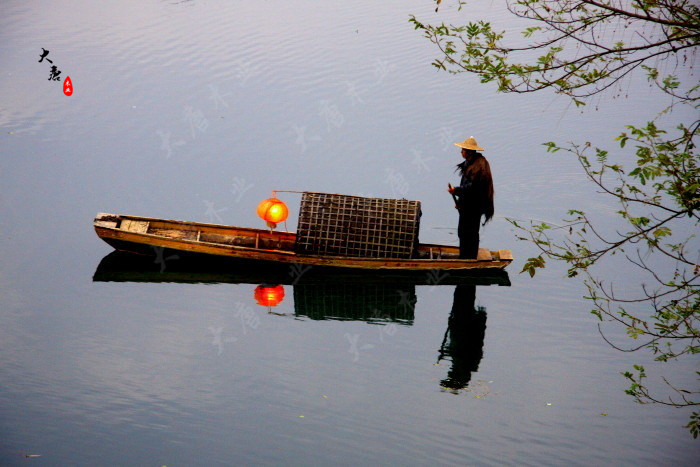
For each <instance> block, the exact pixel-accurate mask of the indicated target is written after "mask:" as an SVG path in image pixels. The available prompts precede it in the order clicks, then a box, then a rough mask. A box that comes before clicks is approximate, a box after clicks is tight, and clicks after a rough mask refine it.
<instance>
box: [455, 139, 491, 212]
mask: <svg viewBox="0 0 700 467" xmlns="http://www.w3.org/2000/svg"><path fill="white" fill-rule="evenodd" d="M457 167H458V168H459V171H460V173H461V174H462V179H461V181H460V184H459V186H457V187H455V191H454V194H455V195H456V196H457V208H458V209H459V212H460V215H461V214H466V213H469V214H474V215H476V214H483V215H484V217H485V219H484V223H486V222H488V221H489V220H490V219H491V218H492V217H493V180H492V178H491V167H490V166H489V162H488V161H487V160H486V158H485V157H484V156H483V155H482V154H481V153H479V152H477V153H476V156H474V158H472V160H471V161H469V162H467V161H466V160H465V161H464V162H462V163H461V164H459V165H458V166H457Z"/></svg>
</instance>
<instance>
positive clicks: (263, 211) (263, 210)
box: [258, 198, 289, 229]
mask: <svg viewBox="0 0 700 467" xmlns="http://www.w3.org/2000/svg"><path fill="white" fill-rule="evenodd" d="M288 215H289V209H287V205H286V204H284V203H283V202H282V201H280V200H279V199H277V198H268V199H266V200H264V201H262V202H261V203H260V204H258V216H260V218H261V219H262V220H264V221H265V222H267V225H268V227H270V228H271V229H274V228H275V227H277V223H278V222H283V221H285V220H287V216H288Z"/></svg>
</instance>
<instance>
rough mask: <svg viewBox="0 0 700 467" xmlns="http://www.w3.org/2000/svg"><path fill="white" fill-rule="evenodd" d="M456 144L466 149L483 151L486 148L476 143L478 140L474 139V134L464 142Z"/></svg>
mask: <svg viewBox="0 0 700 467" xmlns="http://www.w3.org/2000/svg"><path fill="white" fill-rule="evenodd" d="M455 146H459V147H460V148H464V149H471V150H474V151H483V150H484V148H482V147H481V146H479V145H478V144H477V143H476V140H475V139H474V137H473V136H470V137H469V138H467V139H465V140H464V141H463V142H462V143H455Z"/></svg>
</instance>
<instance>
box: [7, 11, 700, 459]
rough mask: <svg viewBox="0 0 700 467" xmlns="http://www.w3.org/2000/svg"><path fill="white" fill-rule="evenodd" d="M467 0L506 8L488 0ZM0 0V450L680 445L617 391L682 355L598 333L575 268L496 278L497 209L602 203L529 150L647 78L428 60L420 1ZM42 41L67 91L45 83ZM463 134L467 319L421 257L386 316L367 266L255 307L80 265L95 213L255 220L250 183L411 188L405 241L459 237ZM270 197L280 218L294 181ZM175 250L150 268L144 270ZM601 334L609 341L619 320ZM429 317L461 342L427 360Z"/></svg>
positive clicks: (586, 124)
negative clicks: (470, 182) (480, 207)
mask: <svg viewBox="0 0 700 467" xmlns="http://www.w3.org/2000/svg"><path fill="white" fill-rule="evenodd" d="M475 8H476V9H475V10H474V14H475V15H476V14H481V15H486V16H487V17H492V18H493V20H494V21H500V22H503V23H504V24H505V25H506V26H507V27H511V25H510V22H509V21H510V20H509V19H508V16H507V15H505V14H504V13H503V12H501V11H498V10H497V9H496V8H495V7H494V6H491V5H490V4H489V5H485V6H479V7H475ZM1 9H2V11H3V14H2V15H0V42H1V43H2V44H3V46H2V49H0V63H2V65H3V66H2V75H3V79H2V80H0V96H1V97H0V122H1V126H2V132H0V155H1V156H0V186H1V187H2V190H1V191H0V305H1V306H0V464H2V465H19V464H24V463H26V462H32V463H36V464H42V465H217V464H220V465H232V464H239V465H240V464H243V465H251V464H252V465H260V464H272V465H274V464H285V465H286V464H291V465H308V464H312V463H314V464H321V465H328V464H333V465H335V464H342V465H358V464H392V465H396V464H407V465H421V464H423V465H424V464H487V465H488V464H503V463H505V464H525V465H543V464H544V465H555V464H556V465H561V464H567V465H568V464H574V465H601V464H615V465H658V464H664V465H670V464H676V465H679V464H685V465H688V464H691V463H692V462H693V460H696V459H697V452H698V451H697V443H696V442H694V441H693V440H692V438H691V437H690V436H689V435H688V433H687V430H686V429H685V428H683V425H685V423H687V417H688V412H687V411H682V410H675V409H669V408H664V407H659V406H643V405H639V404H635V403H634V401H633V400H632V398H631V397H629V396H627V395H625V394H624V392H623V391H624V389H625V388H626V387H627V384H626V383H625V380H624V378H622V376H620V374H619V373H620V372H621V371H625V370H628V369H630V368H631V367H632V365H633V364H635V363H643V364H645V366H647V368H648V369H649V370H650V371H649V373H651V374H653V376H655V377H657V379H656V381H658V376H663V375H666V376H671V375H675V377H676V378H679V379H680V381H679V380H678V379H675V380H674V381H679V383H680V384H683V383H686V384H688V385H692V383H693V381H692V379H691V380H689V381H686V380H685V379H687V378H688V375H689V374H690V373H691V371H692V370H693V369H694V366H696V365H693V363H694V362H692V361H685V362H679V363H668V364H663V365H653V364H652V363H651V362H650V357H649V355H647V354H644V353H643V352H641V353H640V352H637V353H633V354H627V353H621V352H619V351H617V350H615V349H613V348H611V347H610V346H609V345H608V344H606V343H605V341H604V340H603V339H602V338H601V336H600V335H599V332H598V328H597V322H596V321H595V319H594V318H593V317H592V316H591V315H590V314H589V313H588V311H589V308H590V305H589V304H587V303H586V301H585V300H583V299H582V298H581V297H582V295H584V292H585V291H584V289H583V287H582V285H581V284H580V283H579V282H576V281H572V280H567V279H565V278H564V271H562V270H561V269H560V268H558V267H557V266H555V265H552V266H550V268H548V269H547V270H545V271H543V272H540V273H538V274H537V276H536V277H535V278H534V279H530V278H529V277H527V276H526V275H521V274H518V272H519V271H520V269H521V268H522V264H523V262H524V260H525V259H526V258H527V257H528V256H532V255H534V254H535V251H534V250H533V249H532V247H531V246H529V245H527V244H525V243H521V242H517V241H516V240H515V237H514V233H513V232H512V230H511V228H510V226H509V225H508V224H507V222H506V221H505V220H504V217H507V216H510V217H515V218H522V219H545V220H550V221H554V222H556V219H558V218H560V213H562V212H564V211H566V210H567V209H569V208H572V207H577V206H580V205H581V203H584V204H585V208H586V209H589V210H591V211H593V212H595V213H596V215H599V216H600V217H601V218H602V219H603V220H605V219H606V216H608V217H609V216H610V213H612V212H614V206H612V205H609V204H608V203H607V201H606V200H605V198H603V197H600V196H598V195H596V194H595V192H594V190H593V189H592V188H591V187H590V186H589V185H587V184H586V183H585V182H584V181H583V180H582V176H581V173H580V170H579V169H578V167H577V164H576V162H575V161H573V160H571V159H570V158H567V157H566V156H564V155H560V154H557V155H555V156H553V155H548V154H546V153H545V152H544V151H543V148H542V146H541V143H542V142H545V141H550V140H556V141H561V142H566V141H568V140H579V141H585V140H590V139H594V140H595V141H596V142H598V141H599V142H600V144H603V145H605V144H609V142H612V138H614V136H616V135H617V134H618V133H619V132H620V131H621V130H622V127H623V126H624V125H625V124H628V123H635V122H636V119H638V118H639V115H640V114H641V115H646V114H647V113H648V111H649V109H650V108H658V109H659V110H660V109H661V107H662V105H663V102H657V101H655V100H654V97H653V94H652V93H647V92H643V93H641V95H640V97H639V98H634V99H624V98H620V99H614V100H613V99H610V100H606V99H600V100H599V101H597V102H595V103H594V104H596V105H597V106H598V110H597V111H596V110H595V109H594V108H591V109H587V110H586V111H585V112H581V111H580V110H577V109H575V108H573V107H572V106H571V105H570V104H569V103H568V102H567V101H565V100H562V99H560V98H556V97H553V96H551V95H546V94H542V95H529V96H510V95H508V96H504V95H498V94H496V93H495V92H494V90H493V89H492V88H489V87H488V86H485V85H480V84H479V83H478V82H477V80H476V79H475V78H473V77H469V76H452V75H448V74H445V73H438V72H436V71H435V69H434V68H433V67H431V66H430V62H431V61H432V59H433V58H434V57H435V49H434V48H433V47H432V46H431V44H430V43H428V42H427V41H426V40H425V39H423V38H422V37H421V36H420V34H418V33H417V32H416V31H414V30H413V29H412V27H411V25H410V24H408V22H407V19H408V15H409V14H416V15H418V16H420V17H422V18H424V19H426V20H431V19H432V20H435V19H438V20H441V19H442V18H457V17H459V14H458V13H457V12H455V11H451V10H449V9H446V10H445V11H444V12H442V13H440V15H446V16H439V15H436V14H435V13H434V11H433V10H434V5H433V4H432V3H431V2H426V1H417V0H416V1H411V2H399V1H389V2H379V3H378V2H355V3H354V4H342V3H339V4H335V3H329V2H326V3H322V4H319V3H317V2H281V1H266V2H196V1H194V2H177V1H169V2H168V1H165V2H156V1H148V2H109V1H107V2H98V3H95V2H85V1H83V2H70V3H69V4H54V5H48V4H45V3H43V2H5V3H4V4H3V6H2V8H1ZM42 48H44V49H46V50H49V52H50V53H49V55H48V58H50V59H52V60H53V64H54V65H56V66H57V68H58V69H59V70H60V71H61V72H62V75H61V77H65V76H70V77H71V80H72V81H73V84H74V93H73V95H72V96H70V97H66V96H65V95H63V93H62V87H61V86H62V84H61V83H62V81H49V80H48V77H49V71H50V64H47V63H46V62H43V63H38V60H39V57H40V54H41V49H42ZM626 85H627V86H629V87H630V89H632V90H635V89H646V87H645V86H646V85H645V84H644V83H639V82H630V83H626ZM631 94H633V95H635V96H637V95H639V94H637V93H632V92H631ZM679 117H682V116H679ZM636 123H641V122H636ZM471 135H474V136H475V137H476V138H477V140H478V142H479V144H480V145H482V146H484V147H485V148H486V150H485V151H484V154H485V155H486V157H487V158H488V159H489V161H490V163H491V167H492V170H493V173H494V178H495V184H496V214H497V217H496V218H495V219H494V221H493V222H492V223H491V224H489V225H488V226H487V227H486V229H485V231H484V232H483V234H482V246H485V247H487V248H492V249H503V248H508V249H511V250H512V251H513V254H514V256H515V258H516V261H515V262H514V264H513V265H511V267H510V268H509V280H510V282H511V286H510V287H506V286H497V285H491V286H488V285H478V286H476V288H475V295H476V299H475V302H474V307H475V308H476V312H477V313H480V314H479V315H478V316H476V317H474V318H473V321H470V322H469V323H471V324H469V323H467V324H465V325H464V326H462V327H460V326H455V325H454V323H453V324H450V323H451V321H450V319H449V317H450V312H451V310H452V307H453V302H454V293H455V286H454V285H441V284H440V280H439V277H435V278H433V279H434V280H433V282H431V283H430V284H429V285H417V286H415V287H414V288H413V289H409V295H411V294H414V295H411V296H412V297H413V298H415V304H414V305H413V304H409V305H406V304H400V305H399V308H401V309H402V311H401V313H407V315H401V316H403V317H404V318H406V317H407V316H408V318H409V319H379V320H377V319H376V318H377V316H379V317H380V318H381V317H382V316H383V315H382V314H380V315H377V312H376V307H377V306H378V305H377V303H378V302H376V299H377V295H376V291H373V290H374V289H371V288H370V287H369V286H368V285H367V284H365V286H366V290H364V291H361V292H360V293H355V294H354V295H349V296H347V298H346V299H345V301H346V305H343V306H347V307H349V308H352V309H354V310H355V314H354V315H353V316H348V315H347V314H346V315H343V313H344V312H343V311H342V310H341V311H338V310H337V309H335V308H332V307H331V305H329V304H327V302H326V305H323V303H324V299H325V298H327V296H329V295H328V294H329V292H327V291H324V290H323V288H321V289H319V288H316V289H314V291H312V292H313V295H312V297H311V298H312V299H313V300H316V301H317V302H318V301H320V302H321V303H322V305H319V306H318V307H317V308H315V313H316V314H314V313H310V312H309V309H307V308H305V309H301V304H302V302H301V297H302V296H301V293H302V292H301V289H300V288H298V286H292V285H285V286H284V288H285V296H284V299H283V300H282V302H281V303H280V304H279V305H277V306H276V307H274V308H270V309H268V307H265V306H261V305H258V304H257V303H256V300H255V298H254V290H255V287H256V286H257V285H258V284H257V283H227V282H221V281H217V280H213V281H212V280H206V281H203V283H186V282H182V281H180V282H178V280H177V277H175V278H173V276H168V277H170V278H169V279H167V280H168V281H166V282H162V281H157V280H156V279H154V278H153V275H151V276H150V279H149V278H148V277H146V278H143V277H142V278H140V279H138V278H135V277H133V276H132V277H131V280H129V277H127V280H126V281H119V282H114V281H109V280H108V281H100V280H97V281H93V275H95V273H96V270H97V269H98V265H99V264H100V262H101V260H102V258H103V257H104V256H105V255H107V254H108V253H110V251H111V249H110V248H109V247H108V246H107V245H106V244H104V243H103V242H102V241H100V240H99V239H98V238H97V237H96V236H95V234H94V231H93V229H92V225H91V223H92V219H93V217H94V215H95V214H96V213H98V212H115V213H128V214H135V215H143V216H150V217H163V218H174V219H183V220H193V221H203V222H216V223H224V224H234V225H241V226H252V227H262V226H263V225H262V223H261V221H260V219H258V218H257V216H256V215H255V206H256V205H257V203H258V202H259V201H260V200H262V199H264V198H267V197H269V196H270V194H271V191H272V190H310V191H327V192H333V193H346V194H355V195H365V196H377V197H398V198H401V197H405V198H408V199H417V200H421V202H422V208H423V217H422V220H421V234H420V235H421V240H422V241H425V242H434V243H447V244H456V236H455V230H454V227H455V226H456V221H457V217H456V213H455V211H454V208H453V203H452V202H451V200H450V198H449V195H448V194H447V192H446V191H445V187H446V184H447V182H450V181H451V182H452V183H455V181H456V176H455V174H454V171H453V169H454V165H455V164H456V163H458V162H459V153H458V150H457V149H456V148H455V147H454V146H452V143H453V142H455V141H461V140H464V139H465V138H466V137H468V136H471ZM280 196H281V197H282V198H283V199H284V200H285V201H287V202H288V204H289V205H290V207H291V208H292V214H291V215H290V220H289V222H288V225H287V228H289V229H290V230H294V229H295V228H296V219H295V216H296V214H297V213H296V211H295V209H296V206H297V205H298V204H297V203H298V200H299V197H298V195H296V194H282V193H280ZM177 261H178V258H173V257H168V258H164V261H163V263H162V265H156V266H157V267H160V266H163V268H162V269H163V273H165V274H167V273H169V272H172V271H174V270H175V269H176V265H177ZM618 264H619V263H618ZM607 267H609V268H610V269H609V270H608V271H606V272H607V273H608V274H609V275H613V276H620V277H618V280H619V281H620V284H621V285H620V286H621V287H623V288H625V287H630V286H631V285H633V284H634V280H635V278H634V277H633V275H631V274H630V275H627V274H626V273H623V272H621V273H620V274H618V271H617V270H615V269H613V268H615V267H617V266H615V265H614V264H611V265H609V266H607ZM158 272H159V271H156V273H154V274H157V273H158ZM290 272H292V273H293V271H290ZM336 285H337V284H336ZM295 287H297V288H296V289H295ZM329 287H330V286H329ZM384 292H389V293H391V292H392V290H384ZM341 302H342V300H341ZM334 303H335V302H334ZM411 303H412V302H411ZM336 305H337V303H335V305H334V306H336ZM324 306H325V307H326V308H324ZM319 307H320V308H319ZM406 307H408V308H406ZM357 310H359V311H357ZM362 310H364V312H363V311H362ZM339 315H340V316H339ZM339 317H340V318H344V319H338V318H339ZM320 318H327V319H320ZM603 328H604V330H605V332H606V336H607V337H609V338H611V339H617V340H616V342H625V339H626V338H625V336H624V330H623V329H619V328H617V327H615V326H614V325H612V324H604V326H603ZM460 329H461V331H460ZM448 330H449V331H451V336H452V337H453V338H454V342H457V343H456V344H453V345H452V347H451V351H448V352H447V354H445V356H444V358H442V359H440V355H441V352H442V353H444V347H443V345H444V344H443V342H444V341H445V336H446V332H447V331H448ZM482 341H483V342H482ZM445 342H448V344H449V342H451V341H450V340H448V341H445ZM448 347H449V345H448ZM448 350H449V349H448ZM450 352H451V353H450ZM451 372H453V373H451ZM454 372H457V373H460V372H461V374H462V375H463V376H464V374H466V375H467V376H468V382H467V383H468V384H467V385H466V386H465V387H463V388H462V389H453V390H450V389H448V388H445V387H444V384H443V385H441V383H442V382H443V381H444V380H446V379H447V378H449V376H450V375H451V374H452V375H454V374H455V373H454ZM463 382H464V379H463ZM652 384H654V383H652ZM689 387H692V386H689ZM660 389H663V388H662V387H660ZM25 455H41V456H42V457H36V458H25V457H24V456H25Z"/></svg>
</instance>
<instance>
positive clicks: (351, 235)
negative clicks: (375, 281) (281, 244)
mask: <svg viewBox="0 0 700 467" xmlns="http://www.w3.org/2000/svg"><path fill="white" fill-rule="evenodd" d="M420 216H421V210H420V201H409V200H405V199H386V198H366V197H361V196H349V195H339V194H332V193H313V192H304V193H303V194H302V197H301V207H300V210H299V223H298V226H297V236H296V245H295V249H296V251H297V252H298V253H303V254H315V255H328V256H353V257H363V258H411V257H412V256H413V255H414V252H415V250H416V249H417V246H418V230H419V227H420Z"/></svg>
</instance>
